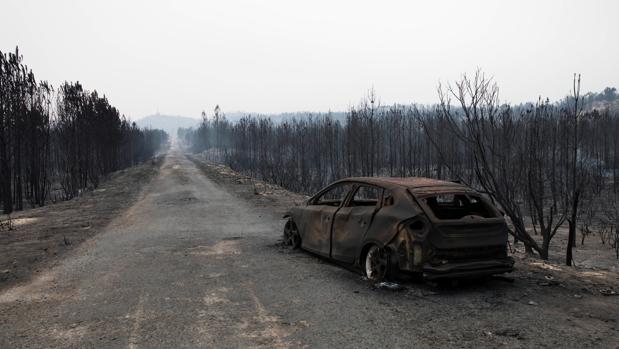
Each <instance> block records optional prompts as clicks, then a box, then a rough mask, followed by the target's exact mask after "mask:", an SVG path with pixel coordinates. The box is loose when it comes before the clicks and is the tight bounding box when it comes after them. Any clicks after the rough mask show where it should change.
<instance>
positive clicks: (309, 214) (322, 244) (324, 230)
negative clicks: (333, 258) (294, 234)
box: [297, 205, 338, 257]
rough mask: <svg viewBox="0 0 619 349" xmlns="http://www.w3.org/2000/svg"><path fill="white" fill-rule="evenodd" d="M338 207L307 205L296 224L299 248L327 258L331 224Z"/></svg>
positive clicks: (329, 246)
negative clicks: (299, 237) (299, 242)
mask: <svg viewBox="0 0 619 349" xmlns="http://www.w3.org/2000/svg"><path fill="white" fill-rule="evenodd" d="M337 210H338V207H333V206H326V205H308V206H305V207H304V208H303V210H302V213H301V219H300V220H299V221H300V222H301V223H300V224H298V225H297V226H299V230H300V234H301V247H302V248H303V249H306V250H308V251H311V252H314V253H317V254H319V255H322V256H325V257H329V252H330V248H331V223H332V221H333V215H334V214H335V212H336V211H337Z"/></svg>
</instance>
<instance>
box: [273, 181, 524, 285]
mask: <svg viewBox="0 0 619 349" xmlns="http://www.w3.org/2000/svg"><path fill="white" fill-rule="evenodd" d="M284 218H287V219H288V220H287V222H286V224H285V227H284V243H285V244H286V245H288V246H290V247H291V248H302V249H304V250H307V251H310V252H312V253H315V254H318V255H320V256H323V257H326V258H329V259H332V260H335V261H338V262H342V263H347V264H352V265H355V266H356V267H358V268H360V269H361V270H363V271H364V272H365V274H366V276H367V277H368V278H369V279H370V280H380V279H383V278H385V277H389V275H395V273H401V272H404V273H407V274H409V273H411V274H413V275H422V276H423V277H425V278H426V279H443V278H464V277H480V276H487V275H492V274H499V273H504V272H509V271H512V269H513V264H514V261H513V259H512V258H511V257H509V256H508V255H507V237H508V231H507V225H506V222H505V219H504V218H503V216H502V214H501V213H500V211H499V210H498V209H497V208H496V207H495V206H494V205H493V204H492V203H491V202H490V201H489V200H488V199H486V198H485V197H484V196H483V195H481V194H480V193H479V192H477V191H475V190H473V189H472V188H470V187H467V186H465V185H462V184H458V183H454V182H449V181H441V180H434V179H429V178H391V177H389V178H387V177H353V178H346V179H342V180H339V181H337V182H334V183H332V184H330V185H329V186H327V187H325V188H324V189H322V190H320V191H319V192H318V193H317V194H316V195H314V196H313V197H312V198H310V199H309V200H308V201H307V202H306V203H305V205H303V206H297V207H293V208H292V209H291V210H290V211H289V212H287V213H286V215H285V216H284Z"/></svg>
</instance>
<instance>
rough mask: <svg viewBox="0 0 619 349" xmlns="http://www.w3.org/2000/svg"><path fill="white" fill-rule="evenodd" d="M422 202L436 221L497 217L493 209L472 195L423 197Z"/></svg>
mask: <svg viewBox="0 0 619 349" xmlns="http://www.w3.org/2000/svg"><path fill="white" fill-rule="evenodd" d="M423 200H424V202H425V203H426V205H427V206H428V207H429V208H430V209H431V210H432V213H433V214H434V216H435V217H436V218H438V219H462V218H464V217H482V218H493V217H497V213H496V212H495V210H494V209H492V208H491V207H489V206H488V205H487V204H486V203H485V202H484V200H482V199H481V198H480V197H477V196H474V195H466V194H440V195H434V196H428V197H425V198H424V199H423Z"/></svg>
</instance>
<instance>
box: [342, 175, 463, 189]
mask: <svg viewBox="0 0 619 349" xmlns="http://www.w3.org/2000/svg"><path fill="white" fill-rule="evenodd" d="M338 182H357V183H365V184H370V185H376V186H379V187H384V188H387V189H395V188H408V189H412V190H414V191H424V192H425V191H433V189H436V190H440V189H443V190H444V189H450V190H466V191H470V190H472V189H471V188H469V187H468V186H466V185H463V184H460V183H456V182H451V181H444V180H440V179H432V178H425V177H348V178H343V179H340V180H339V181H337V182H336V183H338ZM440 191H442V190H440Z"/></svg>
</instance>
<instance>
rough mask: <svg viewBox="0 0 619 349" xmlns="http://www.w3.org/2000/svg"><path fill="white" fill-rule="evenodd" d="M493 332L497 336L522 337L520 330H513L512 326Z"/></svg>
mask: <svg viewBox="0 0 619 349" xmlns="http://www.w3.org/2000/svg"><path fill="white" fill-rule="evenodd" d="M490 333H492V332H490ZM494 334H495V335H497V336H501V337H512V338H516V339H524V336H523V335H522V334H521V333H520V331H518V330H514V329H512V328H507V329H504V330H500V331H496V332H495V333H494Z"/></svg>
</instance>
